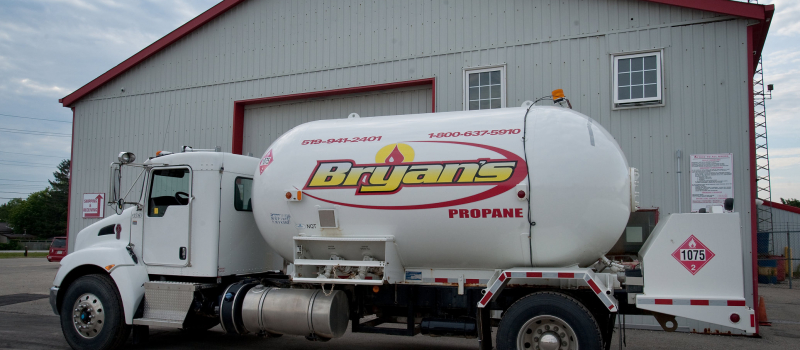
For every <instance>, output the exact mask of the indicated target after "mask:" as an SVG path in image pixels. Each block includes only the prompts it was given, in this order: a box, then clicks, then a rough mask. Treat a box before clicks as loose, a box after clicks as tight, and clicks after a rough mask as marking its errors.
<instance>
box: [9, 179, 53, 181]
mask: <svg viewBox="0 0 800 350" xmlns="http://www.w3.org/2000/svg"><path fill="white" fill-rule="evenodd" d="M0 180H2V181H20V182H44V181H49V180H36V181H34V180H14V179H0Z"/></svg>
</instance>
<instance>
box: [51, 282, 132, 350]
mask: <svg viewBox="0 0 800 350" xmlns="http://www.w3.org/2000/svg"><path fill="white" fill-rule="evenodd" d="M60 317H61V331H62V332H63V333H64V337H65V338H66V339H67V343H69V345H70V346H71V347H72V348H73V349H98V350H106V349H114V348H117V347H119V346H120V345H122V344H123V343H124V342H125V341H126V340H127V339H128V335H129V334H130V331H131V328H130V326H128V325H127V324H125V317H124V313H123V309H122V301H121V300H120V297H119V294H118V293H117V288H116V287H115V286H114V282H113V281H112V280H111V279H110V278H109V277H108V276H104V275H88V276H83V277H81V278H78V279H77V280H75V282H73V283H72V284H71V285H70V286H69V288H68V289H67V292H66V294H65V295H64V301H63V302H62V305H61V314H60Z"/></svg>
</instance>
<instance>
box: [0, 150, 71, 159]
mask: <svg viewBox="0 0 800 350" xmlns="http://www.w3.org/2000/svg"><path fill="white" fill-rule="evenodd" d="M0 153H8V154H17V155H23V156H37V157H51V158H61V159H69V156H66V157H61V156H45V155H42V154H33V153H17V152H6V151H0Z"/></svg>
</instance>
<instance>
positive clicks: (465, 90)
mask: <svg viewBox="0 0 800 350" xmlns="http://www.w3.org/2000/svg"><path fill="white" fill-rule="evenodd" d="M496 70H499V71H500V108H506V105H507V104H506V96H507V95H506V84H507V82H508V81H507V80H506V64H496V65H491V66H478V67H465V68H463V69H462V75H461V79H462V84H461V89H462V98H461V103H462V104H463V108H464V110H465V111H469V110H470V109H469V75H470V74H474V73H483V72H491V71H496ZM490 109H498V108H490ZM474 110H475V111H478V110H482V109H474Z"/></svg>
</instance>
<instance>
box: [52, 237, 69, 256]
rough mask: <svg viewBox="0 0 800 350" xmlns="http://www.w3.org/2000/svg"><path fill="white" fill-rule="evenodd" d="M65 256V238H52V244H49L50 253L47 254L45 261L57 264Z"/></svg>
mask: <svg viewBox="0 0 800 350" xmlns="http://www.w3.org/2000/svg"><path fill="white" fill-rule="evenodd" d="M65 255H67V237H56V238H53V243H50V253H49V254H47V261H49V262H59V261H61V259H63V258H64V256H65Z"/></svg>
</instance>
